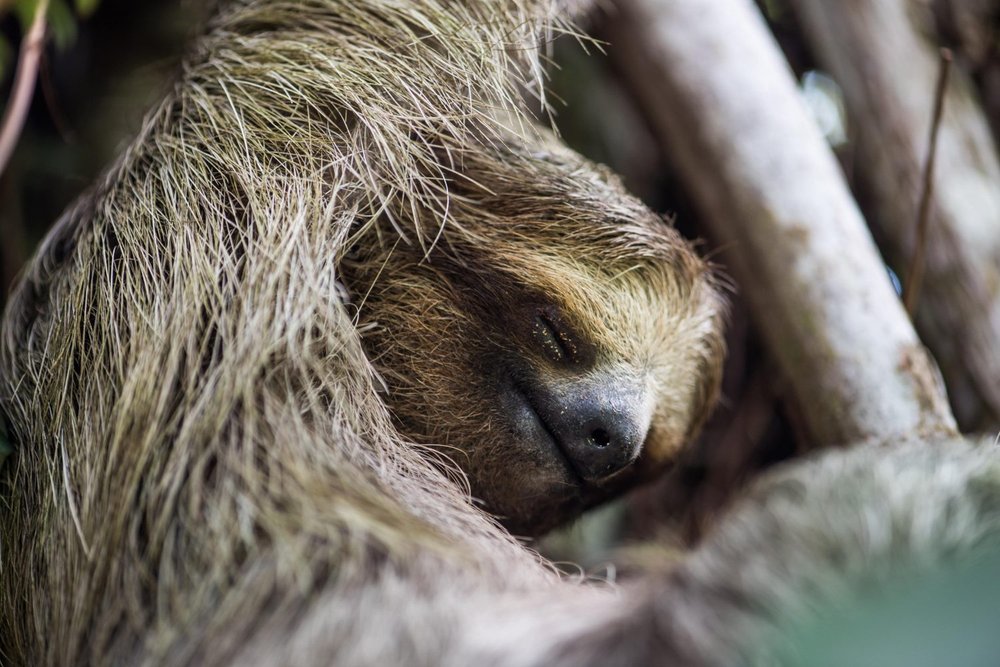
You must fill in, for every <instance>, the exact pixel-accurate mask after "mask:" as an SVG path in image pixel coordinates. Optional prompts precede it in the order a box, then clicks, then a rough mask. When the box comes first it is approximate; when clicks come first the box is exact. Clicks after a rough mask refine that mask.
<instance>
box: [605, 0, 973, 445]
mask: <svg viewBox="0 0 1000 667" xmlns="http://www.w3.org/2000/svg"><path fill="white" fill-rule="evenodd" d="M619 9H620V12H619V16H618V18H617V19H616V20H615V21H614V24H613V26H612V28H611V35H610V36H611V41H612V46H611V47H610V49H611V52H612V54H613V55H615V56H616V57H619V58H621V59H622V61H623V63H624V65H625V67H624V70H625V71H626V72H627V74H628V76H629V77H630V78H631V83H632V87H633V89H634V92H635V94H636V95H637V97H638V98H639V100H640V102H641V103H642V104H643V106H644V107H645V109H646V110H647V113H648V115H649V117H650V119H651V121H652V122H653V123H654V125H655V129H656V131H657V132H658V133H659V136H660V138H661V139H662V141H663V143H664V145H665V147H666V149H667V151H668V154H669V155H670V157H671V159H672V160H673V161H674V163H675V165H676V167H677V169H678V171H679V173H680V174H681V177H682V178H683V180H684V181H685V182H686V185H687V187H688V189H689V190H690V191H691V193H692V195H693V197H694V199H695V202H696V204H697V205H698V206H699V208H700V209H701V211H702V212H703V214H704V216H705V218H706V221H707V223H708V224H709V225H710V227H711V229H712V232H713V235H714V236H715V237H716V240H717V241H718V242H719V244H720V246H721V248H722V249H723V258H724V260H725V262H726V263H728V264H729V265H730V266H731V267H732V269H733V271H734V272H735V273H736V277H737V279H738V282H739V284H740V289H741V290H743V291H745V292H746V294H747V296H748V299H749V302H750V304H751V307H752V309H753V312H754V317H755V319H756V321H757V323H758V325H759V326H760V328H761V330H762V331H763V334H764V336H765V338H766V340H767V342H768V344H769V346H770V348H771V350H772V351H773V353H774V355H775V357H776V358H777V359H778V361H779V364H780V365H781V367H782V369H783V371H784V373H785V374H786V375H787V378H788V381H789V384H790V386H791V388H792V391H793V392H794V394H795V396H794V398H795V400H796V402H797V403H798V404H799V406H800V408H801V410H802V413H803V416H804V419H805V421H806V423H807V425H808V428H809V429H810V431H811V435H812V436H813V439H814V443H813V444H815V445H821V444H829V443H843V442H848V441H855V440H864V439H880V440H884V439H890V438H894V437H898V436H900V435H903V434H907V433H921V432H922V433H927V432H933V431H939V432H951V431H953V430H954V429H955V422H954V418H953V417H952V415H951V412H950V410H949V408H948V405H947V401H946V398H945V396H944V392H943V390H942V388H941V386H940V383H939V382H938V377H939V376H938V371H937V369H936V367H935V365H934V362H933V360H932V359H931V358H930V356H929V355H928V354H927V353H926V351H925V349H924V348H923V346H922V345H921V343H920V341H919V340H918V339H917V336H916V333H915V332H914V330H913V328H912V326H911V324H910V321H909V319H908V318H907V317H906V314H905V312H904V311H903V308H902V306H901V304H900V302H899V300H898V298H897V297H896V294H895V292H894V291H893V289H892V287H891V285H890V282H889V280H888V277H887V275H886V272H885V269H884V267H883V264H882V262H881V259H880V257H879V254H878V250H877V249H876V247H875V244H874V242H873V241H872V238H871V235H870V234H869V232H868V229H867V227H866V225H865V221H864V219H863V217H862V215H861V213H860V212H859V210H858V207H857V205H856V203H855V202H854V200H853V198H852V197H851V194H850V192H849V190H848V188H847V185H846V183H845V181H844V178H843V176H842V174H841V172H840V169H839V166H838V165H837V163H836V161H835V159H834V156H833V155H832V153H831V152H830V150H829V148H828V147H827V145H826V143H825V141H824V139H823V137H822V136H821V135H820V132H819V130H818V129H817V128H816V127H815V124H814V122H813V121H812V119H811V117H810V116H809V113H808V111H807V110H806V108H805V107H804V105H803V103H802V101H801V99H800V97H799V94H798V90H797V88H796V84H795V81H794V78H793V76H792V74H791V72H790V71H789V69H788V66H787V64H786V62H785V60H784V58H783V57H782V55H781V53H780V51H779V50H778V47H777V45H776V44H775V43H774V40H773V38H772V37H771V35H770V33H769V32H768V30H767V27H766V25H765V24H764V21H763V19H762V17H761V16H760V13H759V11H758V10H757V8H756V7H755V6H754V5H753V3H752V2H750V0H620V2H619Z"/></svg>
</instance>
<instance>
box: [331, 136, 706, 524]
mask: <svg viewBox="0 0 1000 667" xmlns="http://www.w3.org/2000/svg"><path fill="white" fill-rule="evenodd" d="M507 159H508V160H513V159H517V160H520V161H522V163H521V164H519V165H516V166H514V167H513V168H514V169H519V171H518V175H519V178H514V179H511V180H508V179H506V178H504V177H503V174H500V175H498V174H495V173H486V174H484V173H483V171H486V172H489V171H490V170H483V169H479V170H477V171H476V176H477V178H476V179H475V183H469V182H465V183H462V182H455V183H453V184H452V195H453V198H452V203H451V207H452V208H451V210H450V211H449V215H450V217H451V219H450V221H449V223H448V226H446V227H445V228H444V231H443V234H442V236H441V237H440V238H439V239H438V240H437V243H436V244H435V245H434V246H433V248H432V249H431V250H430V251H427V250H425V249H423V248H421V247H419V246H418V245H417V244H407V243H406V242H403V241H400V240H398V235H395V234H390V233H378V232H377V230H376V231H374V232H370V233H368V234H366V235H365V236H364V239H363V240H362V241H361V242H360V243H359V244H358V245H356V246H355V248H354V251H353V252H352V254H351V255H350V256H349V257H348V258H347V259H346V260H345V261H344V263H343V268H344V274H343V277H344V279H345V280H346V282H347V284H348V287H349V289H350V291H351V292H352V298H353V299H354V302H355V304H356V305H357V307H358V308H359V320H360V324H361V326H362V331H364V332H365V333H364V334H363V337H364V344H365V347H366V351H367V353H368V355H369V357H370V358H371V359H372V361H373V362H374V364H375V366H376V368H377V369H378V370H379V371H380V372H381V374H382V376H383V378H384V380H385V382H386V385H387V387H388V397H387V400H388V404H389V407H390V409H391V410H392V412H393V414H394V416H395V418H396V420H397V422H398V425H399V428H400V430H401V431H402V432H403V433H404V434H406V435H408V436H409V437H411V438H413V439H415V440H417V441H418V442H422V443H426V444H430V445H433V446H434V448H435V449H436V451H438V452H439V453H440V454H443V456H442V457H441V458H442V459H445V460H447V461H450V462H452V463H453V464H454V465H455V466H457V467H458V468H460V469H461V470H462V471H463V472H464V473H465V475H466V476H467V477H468V479H469V481H470V484H471V488H472V493H473V496H474V497H476V498H478V499H480V500H482V501H483V503H484V507H485V509H487V510H488V511H490V512H492V513H494V514H495V515H496V516H498V517H499V518H500V520H501V521H502V522H503V523H504V524H505V525H507V526H508V527H509V528H511V529H512V530H514V531H515V532H518V533H522V534H530V533H538V532H541V531H543V530H546V529H548V528H550V527H552V526H554V525H556V524H558V523H560V522H562V521H565V520H566V519H568V518H570V517H572V516H575V515H576V514H578V513H579V512H580V511H582V510H583V509H585V508H587V507H589V506H591V505H593V504H595V503H597V502H599V501H601V500H603V499H605V498H607V497H609V496H610V495H612V494H614V493H616V492H617V491H620V490H621V489H623V488H625V487H626V486H628V485H630V484H632V483H634V482H635V481H637V480H639V479H643V478H646V477H648V476H650V475H651V474H653V473H655V472H658V471H660V470H662V469H663V468H664V467H665V466H667V465H669V463H670V462H671V461H673V460H674V458H675V455H676V453H677V452H678V449H679V448H680V447H681V446H682V445H683V444H684V443H685V442H686V441H689V440H690V439H691V438H692V436H693V435H694V433H695V432H696V431H697V429H698V428H699V427H700V425H701V423H702V422H703V420H704V418H705V417H706V415H707V413H708V410H709V408H710V407H711V404H712V403H713V400H714V397H715V395H716V393H717V388H718V383H719V376H720V368H721V361H722V339H721V320H722V314H721V312H722V309H723V306H722V301H721V299H720V297H719V295H718V293H717V291H716V289H715V287H714V285H713V281H712V277H711V275H710V272H709V270H708V268H707V266H706V264H705V263H704V262H703V261H702V260H701V259H699V258H698V257H697V256H696V255H695V254H694V253H693V252H692V250H691V249H690V248H689V247H688V245H687V244H686V243H685V242H684V241H683V240H682V239H681V238H680V236H679V235H678V234H677V233H676V231H675V230H674V229H673V228H672V227H670V226H669V225H668V224H667V223H666V222H665V221H663V220H662V219H661V218H660V217H658V216H656V215H653V214H652V213H650V212H649V211H648V210H647V209H646V208H644V207H643V206H642V205H641V204H639V203H638V202H636V201H635V200H634V199H633V198H631V197H629V196H628V195H626V194H625V193H624V192H623V190H622V189H621V187H620V186H619V185H618V184H617V183H616V182H615V181H614V180H613V179H612V178H611V177H609V176H608V175H606V174H604V173H602V172H600V171H599V170H598V169H596V168H594V167H593V166H592V165H589V164H587V163H585V162H583V161H582V160H581V159H580V158H577V157H575V156H570V155H566V154H560V155H558V156H554V155H551V154H545V155H530V156H527V155H524V156H513V157H511V156H508V158H507ZM524 161H531V168H530V170H528V173H533V174H536V175H537V178H536V179H531V182H525V180H524V173H526V170H525V164H524ZM464 166H465V167H466V170H467V171H466V172H465V173H468V169H469V165H464ZM495 166H496V165H491V167H495ZM484 181H485V182H484Z"/></svg>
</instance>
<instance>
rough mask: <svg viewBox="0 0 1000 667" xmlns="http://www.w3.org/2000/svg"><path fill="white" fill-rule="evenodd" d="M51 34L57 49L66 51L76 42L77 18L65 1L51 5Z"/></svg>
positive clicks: (55, 1)
mask: <svg viewBox="0 0 1000 667" xmlns="http://www.w3.org/2000/svg"><path fill="white" fill-rule="evenodd" d="M48 19H49V32H50V34H51V35H52V41H53V42H55V45H56V48H57V49H65V48H66V47H68V46H69V45H71V44H72V43H73V42H74V41H76V17H75V16H73V12H72V11H70V8H69V7H67V6H66V3H65V2H63V0H53V2H51V3H50V4H49V16H48Z"/></svg>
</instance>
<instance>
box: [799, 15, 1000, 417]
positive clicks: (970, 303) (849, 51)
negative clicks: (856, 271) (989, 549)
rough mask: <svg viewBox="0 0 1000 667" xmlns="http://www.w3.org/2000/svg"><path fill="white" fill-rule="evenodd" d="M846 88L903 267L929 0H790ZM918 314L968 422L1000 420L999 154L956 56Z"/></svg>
mask: <svg viewBox="0 0 1000 667" xmlns="http://www.w3.org/2000/svg"><path fill="white" fill-rule="evenodd" d="M793 5H795V6H796V8H797V9H798V13H799V15H800V18H801V21H802V23H803V27H804V28H805V32H806V33H807V35H808V36H809V38H810V41H811V43H812V45H813V47H814V49H815V50H816V53H817V56H818V57H819V59H820V61H821V63H822V65H823V66H824V67H825V68H827V69H828V70H829V71H830V72H831V73H832V75H833V76H834V78H836V79H837V81H838V82H839V83H840V85H841V87H842V88H843V90H844V95H845V99H846V101H847V106H848V109H849V113H850V117H851V120H852V124H853V128H854V136H855V137H856V144H857V150H858V157H859V159H858V170H857V171H858V175H859V176H860V178H862V179H863V180H864V183H865V185H866V187H867V189H868V190H869V191H870V192H871V195H872V200H873V204H874V210H875V215H874V216H873V219H872V222H873V223H874V224H875V225H877V227H878V229H879V231H880V234H881V236H884V238H885V240H886V243H887V246H888V248H889V250H890V255H891V257H892V258H893V259H894V260H895V263H896V265H897V266H898V267H899V268H900V269H902V270H905V269H906V268H907V266H908V263H909V258H910V257H911V256H912V254H913V246H914V241H915V233H914V228H915V220H916V217H917V215H916V211H917V205H918V201H919V197H920V189H921V188H920V183H921V174H922V170H923V165H924V155H925V153H926V150H927V142H928V128H929V127H930V123H931V112H932V106H933V103H934V86H935V80H936V78H937V72H938V69H939V65H938V55H937V48H936V47H937V44H936V41H937V38H936V36H935V29H934V18H933V15H932V11H931V6H930V3H927V2H915V1H914V0H851V2H846V3H843V2H829V1H828V0H794V2H793ZM933 192H934V197H933V199H932V201H931V208H930V218H929V220H930V227H929V234H928V254H927V262H926V267H925V271H926V273H925V278H924V281H923V288H922V291H921V292H920V307H919V309H918V313H917V325H918V327H919V330H920V333H921V335H922V337H923V339H924V340H925V341H926V342H927V344H928V346H929V347H930V348H931V350H932V351H933V352H934V354H935V356H936V358H937V359H938V361H939V362H940V363H941V366H942V369H943V370H944V374H945V379H946V380H947V383H948V386H949V389H950V390H951V393H952V396H953V402H952V403H953V406H954V408H955V410H956V414H957V416H958V417H959V420H960V422H961V423H962V424H963V426H967V427H970V428H971V427H975V426H981V427H983V426H992V427H995V426H996V425H998V424H1000V160H998V159H997V152H996V147H995V144H994V142H993V140H992V136H991V133H990V128H989V124H988V122H987V120H986V117H985V114H984V113H983V111H982V108H981V106H980V104H979V100H978V98H977V96H976V93H975V91H974V89H973V87H972V85H971V84H970V82H969V80H968V77H967V76H966V74H965V73H964V72H963V71H962V70H961V68H959V67H955V68H953V72H952V77H951V83H950V86H949V88H948V90H947V93H946V98H945V115H944V118H943V120H942V124H941V131H940V136H939V139H938V159H937V168H936V170H935V174H934V188H933Z"/></svg>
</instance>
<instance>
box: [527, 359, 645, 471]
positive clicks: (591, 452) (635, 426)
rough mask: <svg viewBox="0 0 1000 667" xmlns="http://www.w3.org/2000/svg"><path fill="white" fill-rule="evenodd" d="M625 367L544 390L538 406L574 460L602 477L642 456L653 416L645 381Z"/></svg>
mask: <svg viewBox="0 0 1000 667" xmlns="http://www.w3.org/2000/svg"><path fill="white" fill-rule="evenodd" d="M622 375H623V374H620V373H613V374H612V373H609V374H604V373H599V374H588V377H587V378H581V379H576V380H573V381H568V382H566V381H564V382H559V383H556V384H554V385H553V386H551V387H547V388H545V389H543V390H542V391H540V392H538V394H537V395H536V397H535V401H534V403H535V409H536V410H537V412H538V416H539V417H540V418H541V420H542V421H543V422H544V424H545V425H546V427H547V429H548V430H549V433H550V434H551V435H552V438H553V439H554V440H555V441H556V445H557V446H558V447H559V448H560V449H561V450H562V453H563V454H564V455H565V456H566V458H567V460H568V461H569V464H570V465H571V466H572V467H573V468H574V470H575V471H576V473H577V474H578V475H579V476H580V477H581V478H582V479H583V480H584V481H585V482H587V483H593V484H596V483H600V482H603V481H604V480H606V479H608V478H609V477H612V476H613V475H614V474H615V473H617V472H619V471H621V470H623V469H625V468H627V467H628V466H629V465H631V464H632V463H633V462H634V461H635V460H636V459H637V458H638V457H639V453H640V451H641V450H642V444H643V442H644V441H645V439H646V433H647V432H648V430H649V423H650V419H651V409H650V406H649V405H648V402H649V401H648V399H647V397H646V392H645V391H644V388H643V386H642V383H640V382H638V381H637V380H636V379H634V378H627V377H622Z"/></svg>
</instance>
